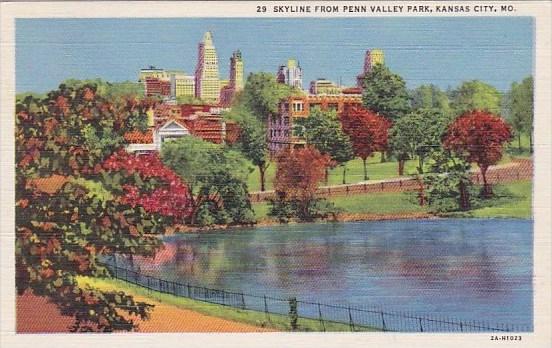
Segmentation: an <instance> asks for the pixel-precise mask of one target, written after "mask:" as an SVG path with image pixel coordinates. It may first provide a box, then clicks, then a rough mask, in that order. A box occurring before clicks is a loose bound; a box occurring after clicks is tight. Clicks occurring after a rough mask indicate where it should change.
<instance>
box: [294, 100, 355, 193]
mask: <svg viewBox="0 0 552 348" xmlns="http://www.w3.org/2000/svg"><path fill="white" fill-rule="evenodd" d="M298 124H299V125H301V126H303V127H304V129H305V132H304V136H305V138H306V139H307V143H308V144H310V145H313V146H314V147H315V148H316V149H317V150H318V151H319V152H320V153H321V154H323V155H328V156H330V159H331V160H332V161H331V163H330V166H329V167H328V168H335V167H336V166H338V165H341V166H343V184H345V173H346V167H345V163H347V162H348V161H350V160H352V159H353V158H354V152H353V145H352V144H351V140H350V139H349V137H348V136H347V135H346V134H345V133H343V130H342V129H341V123H340V122H339V120H338V119H337V113H336V112H335V111H321V110H320V108H316V109H314V110H312V111H311V112H310V115H309V117H308V118H305V119H302V120H299V121H298ZM325 178H326V182H327V181H328V169H327V168H326V173H325Z"/></svg>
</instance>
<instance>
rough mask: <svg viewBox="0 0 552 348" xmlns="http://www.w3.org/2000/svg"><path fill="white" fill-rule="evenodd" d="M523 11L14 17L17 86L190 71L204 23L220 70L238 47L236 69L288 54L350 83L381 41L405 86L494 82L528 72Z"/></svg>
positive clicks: (307, 77)
mask: <svg viewBox="0 0 552 348" xmlns="http://www.w3.org/2000/svg"><path fill="white" fill-rule="evenodd" d="M533 27H534V25H533V20H532V18H530V17H502V18H500V17H486V18H485V17H475V18H474V17H471V18H470V17H464V18H462V17H455V18H453V17H449V18H447V17H440V18H439V17H433V18H429V17H426V18H396V17H395V18H335V19H334V18H332V19H329V18H299V19H297V18H291V19H275V18H274V19H267V18H263V19H260V18H199V19H198V18H181V19H120V18H113V19H17V21H16V90H17V92H18V93H20V92H27V91H33V92H46V91H49V90H52V89H55V88H57V86H58V85H59V83H60V82H61V81H63V80H65V79H68V78H77V79H91V78H98V77H99V78H102V79H105V80H108V81H112V82H116V81H125V80H130V81H136V80H137V79H138V72H139V70H140V69H141V68H145V67H147V66H150V65H153V66H156V67H159V68H165V69H178V70H184V71H185V72H187V73H189V74H193V71H194V70H195V65H196V62H197V45H198V42H199V41H200V40H201V38H202V37H203V33H204V32H205V31H208V30H210V31H212V33H213V39H214V44H215V47H216V49H217V54H218V58H219V70H220V74H221V79H227V78H228V71H229V65H230V63H229V59H230V56H231V54H232V52H233V51H234V50H236V49H240V50H241V51H242V56H243V59H244V65H245V73H246V74H248V73H250V72H258V71H266V72H272V73H275V72H276V71H277V70H278V67H279V66H280V65H282V64H285V63H286V61H287V59H288V58H296V59H297V60H298V61H299V63H300V65H301V67H302V68H303V87H304V88H308V85H309V81H311V80H314V79H316V78H327V79H330V80H333V81H336V82H337V81H339V79H341V81H342V83H343V84H344V85H354V84H355V77H356V75H358V74H359V73H360V72H361V69H362V66H363V61H364V52H365V51H366V50H367V49H370V48H380V49H383V50H384V53H385V63H386V65H387V66H388V67H389V68H390V69H391V70H392V71H393V72H395V73H398V74H399V75H401V76H402V77H403V78H404V79H405V80H406V83H407V86H408V87H409V88H414V87H416V86H419V85H421V84H429V83H432V84H435V85H437V86H439V87H441V88H443V89H446V88H447V87H452V88H454V87H456V86H458V85H459V84H460V83H461V82H462V81H466V80H473V79H478V80H482V81H485V82H487V83H490V84H492V85H493V86H495V87H496V88H498V89H499V90H500V91H506V90H508V88H509V86H510V85H511V83H512V82H514V81H520V80H522V79H523V78H524V77H526V76H528V75H530V74H532V70H533V61H534V59H533V44H534V39H533V38H534V29H533Z"/></svg>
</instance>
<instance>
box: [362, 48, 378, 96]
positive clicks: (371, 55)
mask: <svg viewBox="0 0 552 348" xmlns="http://www.w3.org/2000/svg"><path fill="white" fill-rule="evenodd" d="M377 64H385V57H384V55H383V51H382V50H380V49H372V50H367V51H366V54H365V55H364V69H362V72H361V73H360V74H359V75H358V76H357V87H360V88H364V77H365V76H366V74H369V73H370V72H371V71H372V68H373V67H374V66H375V65H377Z"/></svg>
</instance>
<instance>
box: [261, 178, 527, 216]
mask: <svg viewBox="0 0 552 348" xmlns="http://www.w3.org/2000/svg"><path fill="white" fill-rule="evenodd" d="M493 190H494V193H495V197H493V198H492V199H489V200H483V201H479V202H478V203H477V204H476V205H475V207H474V209H472V210H470V211H469V212H462V213H449V214H446V216H449V217H478V218H497V217H498V218H522V219H528V218H531V214H532V209H531V197H532V183H531V181H527V180H524V181H517V182H512V183H508V184H502V185H494V186H493ZM412 195H413V193H404V192H389V193H387V192H382V193H371V194H362V195H351V196H338V197H331V198H330V199H329V201H330V202H333V203H334V204H335V205H336V206H337V207H338V208H341V209H343V211H344V212H345V213H365V214H370V213H371V214H397V213H412V212H426V211H427V207H421V206H419V205H418V204H416V202H415V200H414V198H413V197H412ZM253 209H254V210H255V216H256V217H257V219H258V220H261V219H264V218H267V217H268V211H269V209H270V205H269V204H268V203H266V202H262V203H257V204H254V205H253Z"/></svg>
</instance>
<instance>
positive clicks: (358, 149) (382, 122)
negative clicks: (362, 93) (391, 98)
mask: <svg viewBox="0 0 552 348" xmlns="http://www.w3.org/2000/svg"><path fill="white" fill-rule="evenodd" d="M340 120H341V125H342V127H343V131H344V132H345V133H346V134H347V135H348V136H349V138H350V139H351V142H352V143H353V151H354V153H355V155H356V156H358V157H360V158H362V162H363V164H364V180H368V172H367V170H366V159H367V158H368V157H370V156H372V154H373V153H374V152H379V151H385V150H386V149H387V139H388V132H389V128H390V127H391V122H390V121H389V120H388V119H386V118H385V117H383V116H379V115H378V114H375V113H374V112H372V111H370V110H367V109H364V108H362V107H356V106H355V107H349V108H346V109H345V111H344V112H343V114H342V115H341V117H340Z"/></svg>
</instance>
